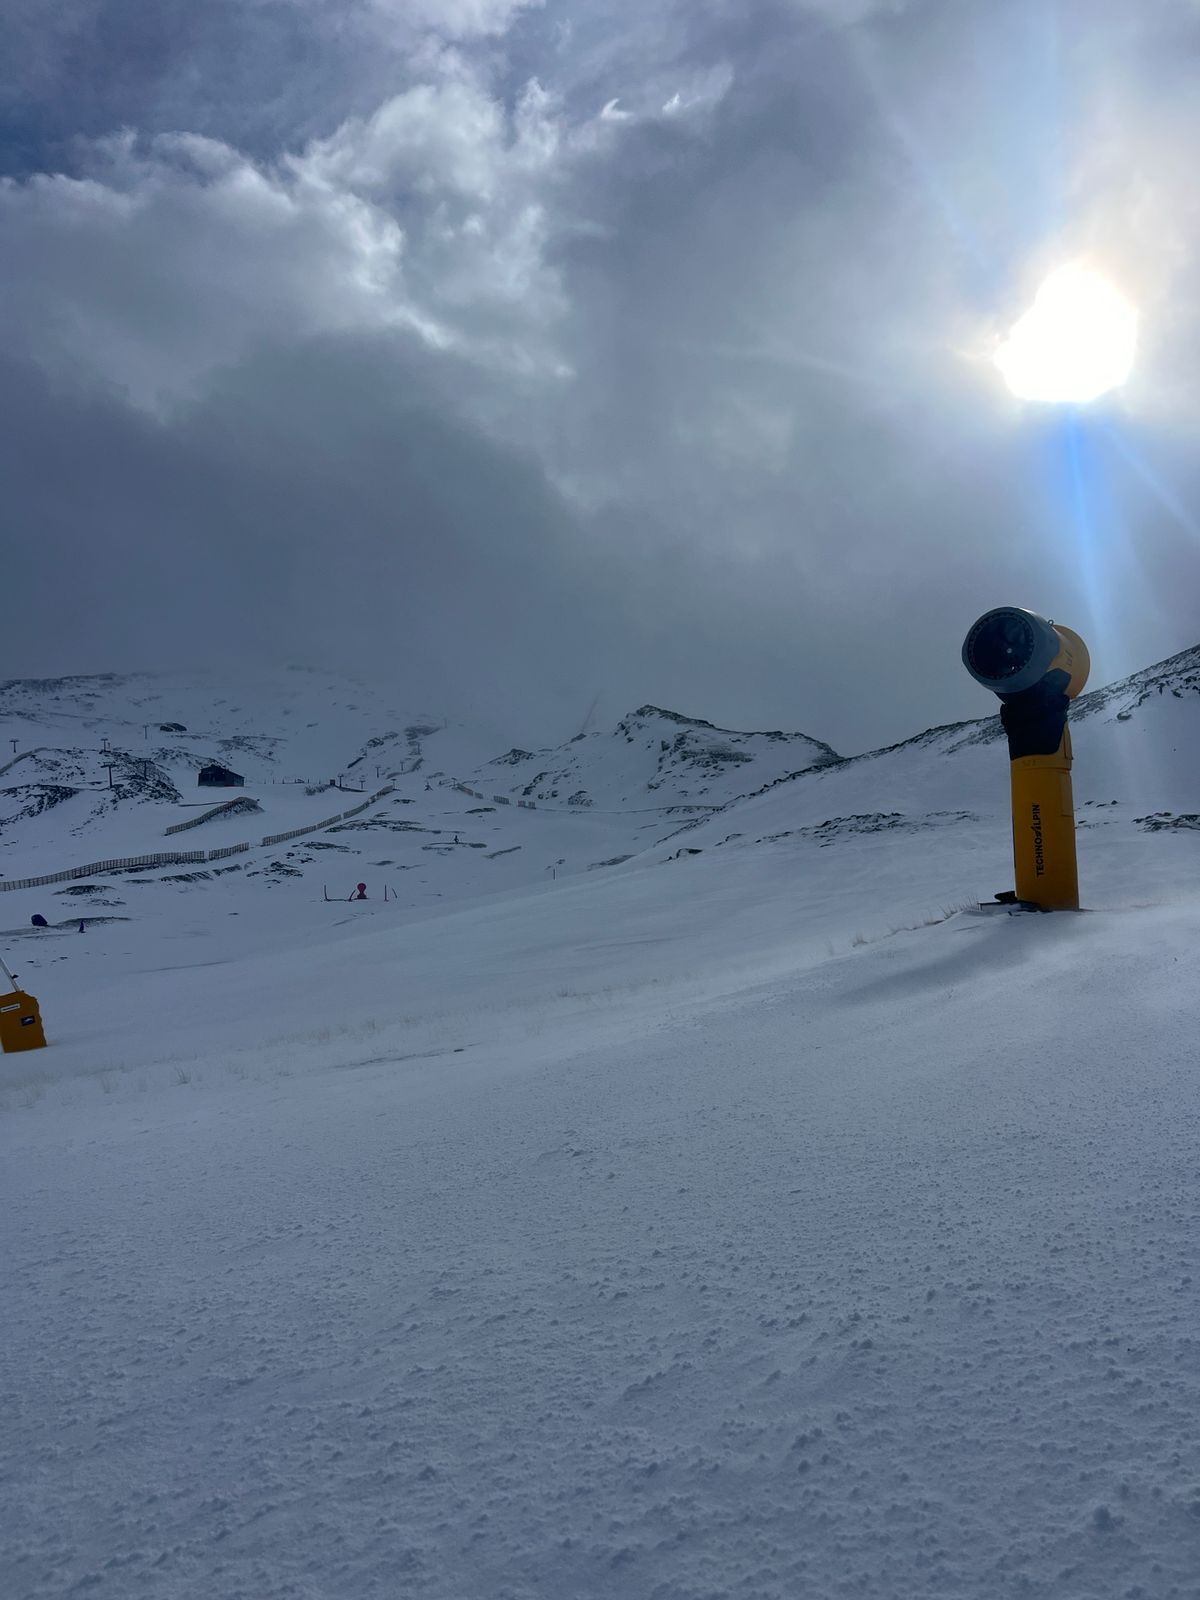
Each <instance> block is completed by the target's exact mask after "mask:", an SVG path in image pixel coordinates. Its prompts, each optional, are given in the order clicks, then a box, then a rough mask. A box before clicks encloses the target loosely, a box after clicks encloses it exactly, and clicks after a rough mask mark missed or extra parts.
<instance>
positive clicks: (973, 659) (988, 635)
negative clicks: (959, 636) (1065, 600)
mask: <svg viewBox="0 0 1200 1600" xmlns="http://www.w3.org/2000/svg"><path fill="white" fill-rule="evenodd" d="M962 662H963V666H964V667H966V669H967V671H968V672H969V673H970V674H971V676H972V677H973V678H974V679H975V682H976V683H981V684H982V685H983V687H984V688H985V689H990V690H991V691H992V693H993V694H997V695H999V696H1000V698H1001V699H1002V700H1003V699H1007V697H1008V696H1009V695H1014V694H1022V693H1024V692H1025V691H1026V690H1027V689H1033V688H1036V687H1037V686H1038V684H1040V683H1041V682H1042V681H1043V680H1044V679H1045V678H1047V677H1048V676H1049V675H1050V674H1051V673H1065V675H1066V677H1065V682H1064V681H1062V680H1059V681H1058V683H1057V684H1056V687H1060V688H1061V691H1062V693H1063V694H1065V695H1066V697H1067V699H1068V700H1074V699H1075V697H1076V695H1078V694H1079V693H1080V691H1081V690H1082V689H1083V686H1084V684H1085V683H1086V682H1087V678H1088V672H1089V670H1090V668H1091V661H1090V659H1089V657H1088V650H1087V646H1086V645H1085V644H1084V642H1083V640H1082V639H1081V638H1080V637H1079V635H1078V634H1077V633H1075V632H1073V630H1072V629H1070V628H1064V627H1063V626H1062V624H1061V623H1057V624H1056V623H1053V622H1047V621H1046V619H1045V617H1039V616H1038V614H1037V612H1036V611H1026V610H1025V608H1024V607H1023V606H997V607H996V609H995V610H994V611H985V612H984V614H983V616H981V617H980V618H979V620H978V622H975V623H973V624H972V625H971V628H970V630H969V631H968V633H967V637H966V638H965V639H964V640H963V647H962Z"/></svg>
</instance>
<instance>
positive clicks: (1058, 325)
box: [996, 266, 1138, 405]
mask: <svg viewBox="0 0 1200 1600" xmlns="http://www.w3.org/2000/svg"><path fill="white" fill-rule="evenodd" d="M1137 327H1138V316H1137V312H1136V311H1135V310H1134V309H1133V307H1132V306H1131V305H1130V304H1129V302H1128V301H1127V300H1126V299H1125V298H1124V296H1123V295H1122V294H1121V293H1120V292H1119V291H1118V290H1117V289H1116V288H1114V287H1113V285H1112V284H1111V283H1110V282H1109V281H1108V279H1107V278H1105V277H1103V276H1102V275H1101V274H1100V273H1098V272H1095V271H1093V270H1092V269H1091V268H1090V267H1081V266H1066V267H1059V269H1058V270H1057V271H1056V272H1052V273H1051V274H1050V276H1049V277H1048V278H1047V279H1046V281H1045V283H1043V284H1042V286H1041V288H1040V289H1039V290H1038V292H1037V295H1036V296H1035V298H1034V302H1033V305H1032V306H1031V307H1030V308H1029V310H1028V311H1027V312H1026V313H1025V315H1024V316H1023V317H1021V318H1020V319H1019V320H1018V321H1017V322H1016V323H1014V324H1013V328H1012V331H1011V332H1010V333H1009V336H1008V338H1007V339H1006V340H1005V341H1004V343H1003V344H1002V345H1001V346H1000V348H999V350H998V351H997V352H996V365H997V366H998V367H999V368H1000V371H1001V372H1002V373H1003V375H1004V379H1005V382H1006V383H1007V384H1008V387H1009V388H1010V389H1011V390H1012V392H1013V394H1015V395H1016V396H1017V397H1018V398H1019V399H1022V400H1041V401H1045V402H1047V403H1049V404H1059V405H1063V404H1066V405H1084V404H1086V403H1087V402H1088V401H1089V400H1097V399H1099V397H1100V396H1101V395H1102V394H1107V393H1108V392H1109V391H1110V390H1112V389H1116V388H1119V387H1120V385H1121V384H1123V383H1124V382H1125V380H1126V379H1127V378H1128V377H1129V374H1130V372H1131V371H1132V370H1133V358H1134V355H1135V353H1136V351H1137Z"/></svg>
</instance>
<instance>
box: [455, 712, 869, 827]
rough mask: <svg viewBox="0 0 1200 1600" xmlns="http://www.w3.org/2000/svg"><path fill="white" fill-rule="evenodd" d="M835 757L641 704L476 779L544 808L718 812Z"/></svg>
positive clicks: (811, 744)
mask: <svg viewBox="0 0 1200 1600" xmlns="http://www.w3.org/2000/svg"><path fill="white" fill-rule="evenodd" d="M840 759H841V758H840V756H838V754H837V752H836V751H835V750H833V749H831V748H830V746H829V745H827V744H824V743H822V741H821V740H819V739H813V738H810V737H809V736H808V735H807V734H803V733H784V732H781V731H778V730H776V731H771V732H742V731H738V730H735V729H732V728H719V727H717V726H716V725H715V724H714V723H711V722H706V721H704V719H703V718H700V717H686V716H683V715H682V714H681V713H680V712H677V711H667V710H664V709H663V708H662V707H661V706H653V705H644V706H640V707H639V708H638V709H637V710H636V711H633V712H631V713H630V714H629V715H628V716H625V717H622V718H621V720H620V721H619V722H618V723H617V724H616V726H615V727H614V728H612V729H611V730H610V731H608V732H602V731H601V732H595V733H581V734H577V735H576V736H575V737H574V738H573V739H571V740H569V741H568V742H567V743H566V744H563V745H559V746H557V747H556V748H554V749H549V750H537V751H531V750H523V749H519V748H518V749H512V750H509V751H507V752H506V753H505V754H504V755H502V756H498V757H496V759H495V760H494V761H489V762H487V763H486V765H485V766H484V768H482V769H481V770H480V772H479V773H478V774H477V775H476V776H477V778H478V780H479V782H480V784H481V786H483V787H485V788H487V787H489V786H490V788H492V789H498V790H500V791H501V792H503V793H505V794H507V795H509V796H510V797H511V798H513V799H522V800H533V801H535V802H537V803H540V804H543V805H555V804H558V805H568V806H592V805H598V806H602V807H604V808H606V809H619V808H629V809H656V810H660V809H661V810H667V809H671V808H673V807H675V806H690V807H696V806H699V807H707V808H716V807H720V806H724V805H728V804H729V803H730V802H731V801H732V800H736V799H739V798H740V797H741V796H743V795H746V794H751V793H753V792H754V791H756V790H758V789H761V788H762V787H763V785H764V784H767V783H772V782H775V781H777V780H778V779H779V778H780V777H782V776H784V775H787V774H791V773H795V772H802V771H810V770H811V769H812V768H814V767H822V766H831V765H834V764H836V763H837V762H838V761H840Z"/></svg>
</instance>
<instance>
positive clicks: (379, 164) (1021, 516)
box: [0, 0, 1200, 753]
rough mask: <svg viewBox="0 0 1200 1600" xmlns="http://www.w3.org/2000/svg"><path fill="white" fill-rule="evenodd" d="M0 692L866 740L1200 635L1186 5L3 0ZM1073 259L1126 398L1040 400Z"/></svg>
mask: <svg viewBox="0 0 1200 1600" xmlns="http://www.w3.org/2000/svg"><path fill="white" fill-rule="evenodd" d="M4 11H5V22H4V47H3V49H2V50H0V137H2V150H0V171H2V172H3V173H4V174H6V176H5V177H4V178H3V179H0V408H2V411H3V427H2V429H0V474H2V477H0V483H2V487H3V543H4V551H3V568H2V571H3V593H4V600H5V606H4V626H3V629H2V631H0V673H2V674H3V675H5V676H29V675H45V674H52V673H59V672H86V671H106V670H128V669H137V668H154V667H177V666H188V665H193V664H194V665H204V664H211V663H213V662H217V661H225V660H228V661H236V662H246V663H254V662H289V663H290V662H299V663H305V664H313V665H319V666H330V667H340V668H345V669H348V670H353V671H358V672H366V673H369V674H370V675H371V676H373V677H375V678H377V679H379V680H380V681H381V682H382V683H385V684H388V683H390V684H393V685H395V687H396V692H397V695H398V697H399V698H401V699H407V700H408V703H409V704H411V705H413V706H414V707H416V706H417V705H422V706H425V707H427V708H428V709H431V710H437V711H446V712H450V713H456V712H463V711H466V712H471V711H477V712H484V711H486V712H487V714H488V715H489V716H496V715H498V714H499V715H500V717H501V720H502V721H504V722H505V723H506V725H507V726H508V727H510V728H511V730H512V738H513V739H514V740H522V741H527V740H532V739H538V738H544V737H549V736H558V735H560V734H563V733H570V732H571V731H574V726H575V725H576V724H577V723H578V722H579V721H581V720H582V717H583V715H584V713H585V712H586V710H587V708H588V705H589V704H590V702H591V701H592V699H593V698H594V696H596V695H597V694H599V695H600V696H601V711H600V714H601V716H602V717H603V718H605V720H608V721H612V720H614V719H615V718H616V717H617V716H618V715H620V714H621V713H623V712H624V711H625V710H628V709H630V708H632V707H633V706H636V705H637V704H640V703H641V702H643V701H646V700H653V701H657V702H659V703H662V704H666V705H668V706H671V707H673V708H676V709H678V710H681V711H684V712H687V713H689V714H692V715H697V716H705V717H709V718H711V719H713V720H715V721H718V722H722V723H726V724H728V725H735V726H754V727H764V726H767V727H777V726H783V727H789V728H798V729H802V730H804V731H806V732H810V733H812V734H814V735H816V736H818V737H820V738H823V739H826V740H828V741H829V742H830V743H831V744H833V745H834V746H835V747H836V748H837V749H839V750H842V751H844V752H847V753H851V752H853V751H855V750H859V749H862V748H865V747H867V746H870V745H874V744H878V743H881V742H885V741H889V740H892V739H896V738H901V737H905V736H906V735H908V734H910V733H913V732H916V731H918V730H919V729H920V728H923V727H925V726H928V725H929V724H932V723H937V722H943V721H949V720H952V719H955V718H958V717H962V716H971V715H984V714H987V713H988V712H989V710H991V709H992V708H993V707H994V702H989V700H988V697H987V696H986V695H985V694H984V693H983V691H982V690H979V689H977V688H976V687H975V686H974V685H973V684H972V683H971V682H970V680H969V679H968V678H967V677H966V675H965V673H964V672H963V670H962V668H961V666H960V664H959V660H958V650H959V646H960V643H961V640H962V637H963V634H964V633H965V631H966V629H967V627H968V625H969V624H970V623H971V621H972V620H973V619H974V617H975V616H976V615H977V614H978V613H979V612H980V611H982V610H985V609H987V608H988V607H990V606H992V605H998V604H1005V603H1016V604H1024V605H1029V606H1031V607H1033V608H1034V609H1038V610H1041V611H1043V612H1045V613H1047V614H1049V615H1051V616H1054V617H1057V618H1060V619H1061V620H1062V621H1064V622H1067V623H1069V624H1070V625H1072V626H1073V627H1075V628H1077V629H1078V630H1079V631H1080V632H1081V633H1083V635H1084V636H1085V638H1086V639H1087V640H1088V642H1089V644H1090V646H1091V648H1092V657H1093V663H1094V669H1095V675H1094V682H1099V681H1102V680H1104V679H1107V678H1113V677H1116V676H1119V675H1123V674H1124V673H1126V672H1129V671H1131V670H1133V669H1135V668H1137V667H1139V666H1143V665H1146V664H1147V663H1149V662H1150V661H1153V660H1156V659H1159V658H1160V657H1162V656H1164V655H1167V654H1170V653H1172V652H1174V651H1176V650H1180V649H1183V648H1185V647H1187V646H1190V645H1192V644H1195V643H1197V642H1198V641H1200V531H1198V519H1197V516H1196V511H1195V508H1196V507H1197V505H1200V449H1198V448H1197V442H1196V441H1197V423H1198V421H1200V418H1198V417H1197V411H1198V409H1200V405H1198V391H1197V371H1198V370H1200V369H1198V365H1197V362H1198V359H1200V338H1198V334H1200V321H1198V319H1200V263H1198V262H1197V258H1196V244H1197V239H1198V223H1200V188H1198V187H1197V185H1196V183H1195V179H1194V164H1195V159H1196V157H1195V152H1196V151H1197V150H1198V149H1200V95H1197V92H1196V83H1197V81H1198V77H1197V74H1198V73H1200V3H1198V0H1138V3H1137V4H1136V5H1135V4H1132V3H1131V0H1058V3H1055V0H544V3H543V4H536V3H524V0H156V3H155V4H154V5H153V6H147V5H145V4H144V3H143V0H56V3H55V4H54V5H53V6H51V7H47V6H45V5H44V4H43V3H42V0H6V4H5V7H4ZM1080 256H1086V257H1088V258H1089V259H1090V260H1092V261H1093V262H1094V263H1095V264H1096V265H1099V266H1102V267H1103V268H1104V269H1105V270H1106V271H1108V272H1110V273H1111V274H1112V276H1113V277H1114V279H1115V280H1116V281H1117V282H1118V283H1119V285H1120V286H1121V288H1122V289H1123V291H1124V292H1125V293H1126V294H1127V295H1128V296H1129V297H1130V299H1131V300H1133V301H1134V303H1135V304H1136V305H1137V307H1138V309H1139V311H1140V313H1141V347H1140V355H1139V362H1138V366H1137V368H1136V370H1135V375H1134V380H1133V381H1132V383H1131V384H1130V385H1128V386H1127V387H1126V388H1125V389H1124V390H1123V391H1121V392H1120V395H1119V398H1118V399H1116V400H1110V401H1108V402H1105V403H1102V404H1100V405H1098V406H1095V407H1093V408H1091V409H1089V410H1087V411H1084V412H1081V413H1068V412H1065V411H1062V410H1058V409H1054V408H1044V407H1029V406H1023V405H1021V404H1019V403H1017V402H1016V401H1014V400H1013V399H1012V398H1011V397H1010V396H1008V394H1007V392H1006V391H1005V390H1004V388H1003V384H1002V382H1001V380H1000V378H999V375H998V374H997V372H996V370H995V368H994V365H993V363H992V355H993V352H994V349H995V346H996V342H997V339H998V338H999V337H1000V336H1001V335H1002V334H1003V333H1004V332H1005V331H1006V330H1007V328H1008V326H1009V325H1010V324H1011V322H1012V320H1013V319H1014V317H1015V316H1016V315H1018V314H1019V313H1020V312H1021V311H1022V310H1023V309H1024V308H1025V306H1026V305H1027V304H1028V302H1029V299H1030V297H1031V294H1032V292H1033V290H1034V289H1035V288H1036V286H1037V284H1038V282H1039V280H1040V277H1041V276H1042V275H1043V274H1044V273H1045V271H1046V270H1048V269H1049V268H1051V267H1053V266H1055V265H1057V264H1058V263H1059V262H1061V261H1063V260H1068V259H1073V258H1076V257H1080Z"/></svg>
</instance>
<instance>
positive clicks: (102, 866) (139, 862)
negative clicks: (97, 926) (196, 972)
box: [0, 783, 395, 894]
mask: <svg viewBox="0 0 1200 1600" xmlns="http://www.w3.org/2000/svg"><path fill="white" fill-rule="evenodd" d="M394 787H395V785H394V784H391V783H389V784H385V785H384V787H383V788H382V789H378V790H377V791H376V792H375V793H374V794H373V795H371V796H370V797H369V799H366V800H364V801H363V802H362V804H361V805H358V806H351V808H350V810H349V811H339V812H338V814H337V816H336V817H325V818H324V819H323V820H322V821H321V822H310V823H308V824H307V826H305V827H303V828H292V829H290V830H289V831H288V832H287V833H269V834H267V836H266V837H265V838H264V839H263V841H262V846H263V847H264V848H265V847H266V846H268V845H273V844H282V843H283V841H284V840H285V839H298V838H300V836H301V834H305V833H319V832H320V830H321V829H322V828H328V827H331V826H332V825H333V824H334V823H335V822H344V821H345V819H346V818H347V817H357V816H358V815H359V814H360V813H361V812H363V811H365V810H366V809H367V807H368V806H373V805H374V804H375V802H376V801H377V800H382V799H383V797H384V795H387V794H391V792H392V790H393V788H394ZM215 809H216V810H218V811H219V810H221V809H223V808H222V807H220V806H218V807H216V808H215ZM207 814H208V815H210V816H211V815H212V812H209V813H207ZM197 820H198V821H201V820H203V819H201V818H198V819H197ZM184 826H191V824H185V825H184ZM170 831H171V830H170V829H168V832H170ZM176 831H178V830H176ZM250 848H251V845H250V842H249V841H248V840H247V841H246V843H244V844H227V845H223V846H221V847H220V848H219V849H217V850H160V851H158V852H157V853H156V854H154V855H148V856H117V857H114V858H113V859H112V860H110V861H89V862H88V864H87V866H84V867H69V868H68V869H67V871H66V872H47V873H43V874H42V876H41V877H38V878H0V894H2V893H4V891H5V890H7V889H40V888H42V887H43V886H44V885H45V884H48V883H69V882H71V880H72V879H75V878H90V877H91V876H92V875H93V873H99V872H124V871H125V870H126V869H128V868H130V867H177V866H183V865H190V864H194V863H195V862H199V861H221V860H223V859H224V858H225V857H226V856H236V855H240V854H241V853H242V852H243V851H244V850H249V849H250Z"/></svg>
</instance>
